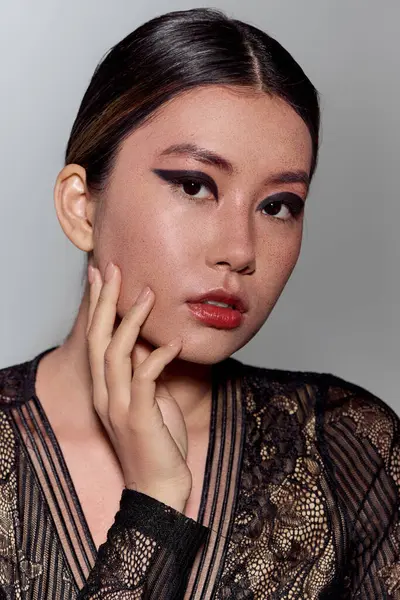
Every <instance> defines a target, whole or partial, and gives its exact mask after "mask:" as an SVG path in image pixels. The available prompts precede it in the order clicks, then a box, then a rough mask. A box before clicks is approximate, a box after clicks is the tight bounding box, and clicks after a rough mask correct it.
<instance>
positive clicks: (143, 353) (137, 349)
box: [131, 337, 154, 371]
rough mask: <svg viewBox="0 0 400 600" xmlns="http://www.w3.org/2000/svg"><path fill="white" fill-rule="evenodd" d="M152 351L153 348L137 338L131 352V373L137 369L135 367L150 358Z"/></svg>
mask: <svg viewBox="0 0 400 600" xmlns="http://www.w3.org/2000/svg"><path fill="white" fill-rule="evenodd" d="M153 350H154V347H153V346H152V345H151V344H149V343H148V342H145V341H144V340H143V339H140V337H138V339H137V340H136V343H135V345H134V347H133V350H132V352H131V362H132V368H133V371H135V369H137V367H138V366H139V365H140V364H141V363H142V362H143V361H144V360H146V358H148V357H149V356H150V354H151V353H152V351H153Z"/></svg>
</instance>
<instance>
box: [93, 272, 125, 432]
mask: <svg viewBox="0 0 400 600" xmlns="http://www.w3.org/2000/svg"><path fill="white" fill-rule="evenodd" d="M96 276H97V278H98V279H99V281H100V291H99V293H98V294H97V297H96V298H94V299H95V300H96V305H95V306H94V308H92V310H93V315H92V321H91V326H90V330H89V332H88V351H89V362H90V369H91V372H92V379H93V404H94V407H95V409H96V411H97V413H98V414H99V416H100V417H101V419H102V421H103V423H104V425H106V422H105V419H106V418H107V414H108V391H107V384H106V379H105V366H104V362H105V353H106V350H107V347H108V345H109V343H110V340H111V337H112V333H113V328H114V324H115V317H116V312H117V307H116V305H117V301H118V296H119V288H120V272H119V269H118V267H115V268H114V273H113V276H112V277H111V278H109V279H108V280H107V281H104V282H103V281H102V278H101V274H100V271H99V270H97V273H96Z"/></svg>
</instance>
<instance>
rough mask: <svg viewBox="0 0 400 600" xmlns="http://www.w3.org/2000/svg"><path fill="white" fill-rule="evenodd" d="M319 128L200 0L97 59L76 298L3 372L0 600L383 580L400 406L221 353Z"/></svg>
mask: <svg viewBox="0 0 400 600" xmlns="http://www.w3.org/2000/svg"><path fill="white" fill-rule="evenodd" d="M318 131H319V107H318V96H317V92H316V90H315V88H314V87H313V85H312V84H311V82H310V81H309V80H308V78H307V77H306V75H305V74H304V72H303V71H302V69H301V68H300V67H299V65H298V64H297V63H296V62H295V61H294V59H293V58H292V57H291V56H290V55H289V54H288V53H287V52H286V51H285V50H284V49H283V48H282V47H281V46H280V45H279V44H278V43H277V42H276V41H275V40H273V39H272V38H270V37H269V36H268V35H266V34H265V33H263V32H261V31H259V30H258V29H256V28H255V27H252V26H250V25H247V24H245V23H242V22H240V21H237V20H233V19H229V18H227V17H226V16H225V15H224V14H223V13H221V12H220V11H216V10H211V9H194V10H188V11H178V12H172V13H168V14H165V15H163V16H160V17H158V18H155V19H153V20H151V21H149V22H148V23H146V24H144V25H142V26H141V27H139V28H138V29H137V30H136V31H134V32H133V33H132V34H130V35H128V36H127V37H126V38H125V39H124V40H122V41H121V42H120V43H119V44H117V45H116V46H115V47H114V48H113V49H112V50H111V51H110V52H109V53H108V55H107V56H106V57H105V58H104V60H103V61H102V62H101V64H100V65H99V66H98V67H97V69H96V71H95V73H94V75H93V78H92V80H91V82H90V85H89V87H88V89H87V91H86V93H85V96H84V98H83V101H82V104H81V106H80V108H79V111H78V115H77V117H76V120H75V123H74V125H73V128H72V132H71V136H70V139H69V142H68V146H67V151H66V160H65V167H64V168H63V169H62V171H61V172H60V174H59V175H58V178H57V182H56V186H55V206H56V211H57V216H58V219H59V222H60V224H61V227H62V229H63V231H64V233H65V234H66V235H67V236H68V238H69V239H70V240H71V242H72V243H73V244H74V245H75V246H76V247H78V248H80V249H81V250H82V251H84V252H86V253H87V256H88V282H87V285H86V289H85V293H84V296H83V299H82V303H81V306H80V308H79V313H78V315H77V318H76V321H75V323H74V326H73V329H72V331H71V332H70V334H69V336H68V337H67V338H66V340H65V341H64V343H63V344H62V345H60V346H58V347H55V348H50V349H47V350H45V351H44V352H42V353H41V354H40V355H39V356H37V357H35V358H34V359H32V360H29V361H27V362H25V363H23V364H20V365H14V366H11V367H8V368H6V369H2V370H1V371H0V391H1V399H2V404H1V411H0V422H1V452H2V460H1V463H0V464H1V470H2V473H1V485H0V490H1V504H0V506H1V513H0V526H1V541H2V543H1V546H0V557H1V558H0V565H1V571H0V573H1V575H0V578H1V579H0V583H1V590H2V597H3V598H24V599H25V598H32V599H38V598H61V599H64V598H65V599H66V598H68V599H69V598H80V599H89V598H92V599H94V598H109V599H111V598H113V599H114V598H121V599H128V598H129V599H139V598H140V599H148V598H151V599H155V598H157V599H163V600H165V599H174V600H176V599H178V598H191V599H194V598H196V599H200V598H218V599H224V600H226V599H240V598H243V599H244V598H248V599H251V598H253V599H258V598H260V599H261V598H263V599H264V598H268V599H278V598H287V599H289V598H291V599H295V598H297V599H322V598H324V599H326V598H335V599H337V598H363V599H364V598H400V560H399V537H400V526H399V516H398V508H399V503H398V496H399V482H400V444H399V420H398V418H397V416H396V415H395V414H394V413H393V411H392V410H391V409H390V408H389V407H388V406H387V405H386V404H385V403H383V402H382V401H381V400H379V399H378V398H376V397H374V396H372V394H370V393H369V392H367V391H366V390H364V389H362V388H360V387H358V386H355V385H353V384H350V383H348V382H346V381H343V380H342V379H339V378H338V377H334V376H333V375H327V374H318V373H303V372H295V371H292V372H289V371H279V370H272V369H264V368H258V367H252V366H250V365H244V364H242V363H241V362H239V361H237V360H235V359H232V358H230V356H231V355H232V354H233V353H234V352H236V351H237V350H239V349H240V348H242V347H243V346H244V345H245V344H246V343H247V342H248V341H249V340H250V339H252V337H253V336H254V335H255V334H256V333H257V331H258V330H259V329H260V328H261V326H262V325H263V323H264V322H265V320H266V319H267V317H268V315H269V313H270V312H271V310H272V308H273V307H274V305H275V303H276V301H277V299H278V298H279V296H280V294H281V292H282V290H283V288H284V286H285V284H286V282H287V280H288V278H289V276H290V274H291V272H292V270H293V268H294V266H295V264H296V261H297V258H298V255H299V251H300V245H301V237H302V226H303V214H304V202H305V200H306V197H307V193H308V189H309V185H310V181H311V178H312V175H313V173H314V170H315V166H316V162H317V152H318Z"/></svg>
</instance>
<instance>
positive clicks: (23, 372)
mask: <svg viewBox="0 0 400 600" xmlns="http://www.w3.org/2000/svg"><path fill="white" fill-rule="evenodd" d="M31 365H32V361H31V360H30V361H25V362H21V363H18V364H15V365H11V366H8V367H3V368H1V369H0V410H1V409H5V408H7V407H12V406H15V405H16V404H19V403H21V402H23V401H24V399H25V396H26V393H27V391H28V390H27V387H28V383H29V374H30V368H31Z"/></svg>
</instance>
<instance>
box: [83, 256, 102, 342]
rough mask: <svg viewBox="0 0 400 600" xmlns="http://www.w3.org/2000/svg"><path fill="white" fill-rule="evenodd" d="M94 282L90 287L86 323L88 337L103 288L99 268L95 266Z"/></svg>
mask: <svg viewBox="0 0 400 600" xmlns="http://www.w3.org/2000/svg"><path fill="white" fill-rule="evenodd" d="M92 277H93V279H92V283H90V288H89V309H88V320H87V325H86V337H87V335H88V333H89V329H90V326H91V324H92V319H93V314H94V309H95V308H96V304H97V301H98V299H99V295H100V290H101V278H100V274H99V272H98V270H97V269H95V268H93V275H92Z"/></svg>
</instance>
